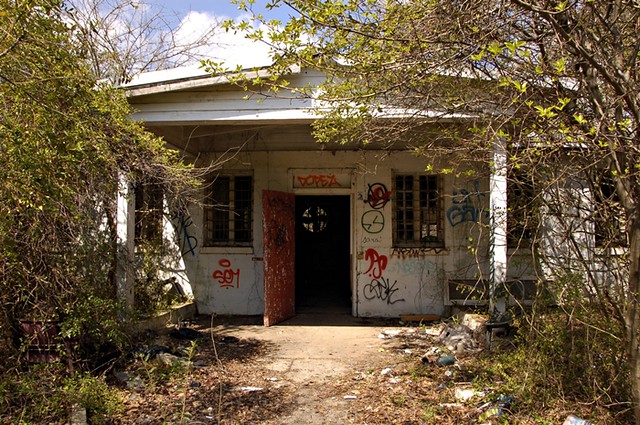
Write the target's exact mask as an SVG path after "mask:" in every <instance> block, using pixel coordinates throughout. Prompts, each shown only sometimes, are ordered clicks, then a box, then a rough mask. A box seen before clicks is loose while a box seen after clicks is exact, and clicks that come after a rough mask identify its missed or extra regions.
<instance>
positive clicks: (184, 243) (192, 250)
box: [172, 207, 198, 257]
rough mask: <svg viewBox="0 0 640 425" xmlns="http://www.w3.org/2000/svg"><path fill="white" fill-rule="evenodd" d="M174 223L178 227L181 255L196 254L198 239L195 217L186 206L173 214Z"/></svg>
mask: <svg viewBox="0 0 640 425" xmlns="http://www.w3.org/2000/svg"><path fill="white" fill-rule="evenodd" d="M172 219H173V220H172V223H173V226H174V228H175V229H176V233H177V238H178V246H179V247H180V255H182V256H183V257H184V256H185V255H187V254H191V255H196V248H197V246H198V239H197V238H196V237H195V236H194V235H193V227H194V225H193V219H192V218H191V216H190V215H189V213H188V212H187V209H186V208H183V207H181V208H178V210H177V211H176V212H175V213H174V214H173V216H172Z"/></svg>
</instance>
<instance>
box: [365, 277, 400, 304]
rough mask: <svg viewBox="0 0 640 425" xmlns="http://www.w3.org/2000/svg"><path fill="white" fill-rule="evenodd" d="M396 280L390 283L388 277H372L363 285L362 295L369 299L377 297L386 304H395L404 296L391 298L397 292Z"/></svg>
mask: <svg viewBox="0 0 640 425" xmlns="http://www.w3.org/2000/svg"><path fill="white" fill-rule="evenodd" d="M397 284H398V281H397V280H396V281H394V282H393V283H391V281H390V280H389V279H385V278H384V277H381V278H379V279H373V280H372V281H371V283H369V284H367V285H365V287H364V297H365V298H366V299H367V300H369V301H371V300H373V299H379V300H382V301H386V302H387V304H395V303H397V302H400V301H404V298H398V299H393V297H394V294H395V293H396V292H398V290H399V289H398V288H396V285H397Z"/></svg>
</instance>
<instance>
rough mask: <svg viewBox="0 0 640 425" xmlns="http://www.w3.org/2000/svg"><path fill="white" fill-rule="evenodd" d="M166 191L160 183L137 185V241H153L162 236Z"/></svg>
mask: <svg viewBox="0 0 640 425" xmlns="http://www.w3.org/2000/svg"><path fill="white" fill-rule="evenodd" d="M163 199H164V191H163V190H162V186H161V185H159V184H152V183H142V184H139V185H137V186H136V187H135V203H136V204H135V205H136V212H135V241H136V242H151V241H153V240H158V239H160V238H161V237H162V217H163V214H162V213H163Z"/></svg>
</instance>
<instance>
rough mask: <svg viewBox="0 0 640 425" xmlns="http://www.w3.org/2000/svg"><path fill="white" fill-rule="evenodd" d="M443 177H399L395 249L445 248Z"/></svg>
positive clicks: (395, 216) (396, 180)
mask: <svg viewBox="0 0 640 425" xmlns="http://www.w3.org/2000/svg"><path fill="white" fill-rule="evenodd" d="M441 185H442V177H441V176H436V175H413V174H402V175H396V177H395V187H394V197H393V199H394V220H393V230H394V231H393V244H394V246H396V247H443V246H444V213H443V204H442V196H441V192H442V190H441Z"/></svg>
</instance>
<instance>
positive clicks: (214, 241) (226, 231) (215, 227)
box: [204, 176, 253, 246]
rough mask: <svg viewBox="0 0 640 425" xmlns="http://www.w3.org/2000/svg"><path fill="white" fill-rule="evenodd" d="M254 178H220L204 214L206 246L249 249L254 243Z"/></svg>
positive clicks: (215, 181) (208, 200) (212, 189)
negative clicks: (245, 247)
mask: <svg viewBox="0 0 640 425" xmlns="http://www.w3.org/2000/svg"><path fill="white" fill-rule="evenodd" d="M252 221H253V178H252V177H251V176H218V177H217V178H215V180H213V181H212V183H211V186H210V191H209V193H208V196H207V199H206V207H205V210H204V245H205V246H250V245H251V242H252V240H253V234H252Z"/></svg>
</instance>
